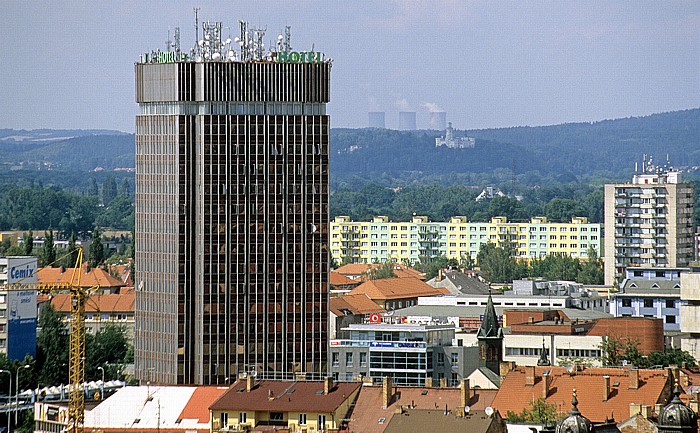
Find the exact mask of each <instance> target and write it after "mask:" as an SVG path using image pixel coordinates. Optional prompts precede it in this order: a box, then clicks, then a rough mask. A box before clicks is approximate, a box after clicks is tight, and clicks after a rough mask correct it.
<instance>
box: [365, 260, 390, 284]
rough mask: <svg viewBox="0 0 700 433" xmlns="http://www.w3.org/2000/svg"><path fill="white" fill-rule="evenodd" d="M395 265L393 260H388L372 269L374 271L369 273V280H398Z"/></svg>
mask: <svg viewBox="0 0 700 433" xmlns="http://www.w3.org/2000/svg"><path fill="white" fill-rule="evenodd" d="M395 264H396V263H394V262H393V261H391V260H388V261H386V262H384V263H382V264H381V265H379V266H377V267H375V268H372V270H370V271H369V279H370V280H382V279H385V278H396V274H395V273H394V265H395Z"/></svg>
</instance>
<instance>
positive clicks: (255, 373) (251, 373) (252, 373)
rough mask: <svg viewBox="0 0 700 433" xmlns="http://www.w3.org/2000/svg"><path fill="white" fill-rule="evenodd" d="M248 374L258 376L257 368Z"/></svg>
mask: <svg viewBox="0 0 700 433" xmlns="http://www.w3.org/2000/svg"><path fill="white" fill-rule="evenodd" d="M250 375H251V376H253V377H258V371H257V370H253V371H251V372H250Z"/></svg>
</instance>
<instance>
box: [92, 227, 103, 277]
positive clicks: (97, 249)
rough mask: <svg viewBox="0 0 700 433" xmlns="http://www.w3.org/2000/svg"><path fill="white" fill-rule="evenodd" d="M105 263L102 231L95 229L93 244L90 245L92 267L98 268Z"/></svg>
mask: <svg viewBox="0 0 700 433" xmlns="http://www.w3.org/2000/svg"><path fill="white" fill-rule="evenodd" d="M104 261H105V247H104V245H102V235H101V234H100V230H99V229H98V228H97V227H95V229H94V230H93V231H92V242H91V243H90V260H89V263H90V266H91V267H93V268H96V267H98V266H99V265H101V264H102V262H104Z"/></svg>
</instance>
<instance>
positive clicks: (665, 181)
mask: <svg viewBox="0 0 700 433" xmlns="http://www.w3.org/2000/svg"><path fill="white" fill-rule="evenodd" d="M693 194H694V191H693V185H692V184H689V183H683V182H682V181H681V174H680V173H678V172H676V171H670V170H666V169H664V168H661V167H655V166H654V165H653V164H652V163H651V160H649V161H646V160H645V161H644V163H643V165H642V170H641V172H640V173H636V174H635V175H634V176H633V178H632V183H621V184H609V185H605V284H613V282H614V281H615V279H616V278H617V277H619V276H621V275H624V273H625V268H627V267H630V266H631V267H637V266H638V267H660V268H678V267H686V266H688V264H689V263H690V262H691V261H692V260H693V258H694V251H693V224H694V203H695V202H694V196H693Z"/></svg>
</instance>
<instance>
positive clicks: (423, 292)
mask: <svg viewBox="0 0 700 433" xmlns="http://www.w3.org/2000/svg"><path fill="white" fill-rule="evenodd" d="M360 293H365V294H366V295H367V296H369V298H370V299H403V298H417V297H419V296H436V295H446V294H449V293H450V291H449V290H447V289H443V288H441V287H431V286H429V285H427V284H426V283H424V282H423V281H421V280H417V279H415V278H385V279H381V280H370V281H366V282H364V283H362V284H360V285H359V286H357V287H355V288H354V289H352V290H351V291H350V294H351V295H356V294H360Z"/></svg>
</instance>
